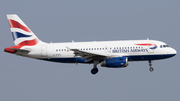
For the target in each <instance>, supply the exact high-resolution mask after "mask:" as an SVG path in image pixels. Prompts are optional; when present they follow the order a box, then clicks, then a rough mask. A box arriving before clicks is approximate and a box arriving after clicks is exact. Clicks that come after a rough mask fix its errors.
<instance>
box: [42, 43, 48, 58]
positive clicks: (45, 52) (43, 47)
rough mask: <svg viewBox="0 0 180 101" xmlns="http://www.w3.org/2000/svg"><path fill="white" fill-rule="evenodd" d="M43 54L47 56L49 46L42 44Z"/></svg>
mask: <svg viewBox="0 0 180 101" xmlns="http://www.w3.org/2000/svg"><path fill="white" fill-rule="evenodd" d="M41 56H42V57H47V46H46V45H43V46H41Z"/></svg>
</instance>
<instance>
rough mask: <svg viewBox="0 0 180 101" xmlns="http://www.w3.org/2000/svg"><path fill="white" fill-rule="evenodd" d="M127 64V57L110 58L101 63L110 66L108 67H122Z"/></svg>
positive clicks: (103, 65) (102, 65)
mask: <svg viewBox="0 0 180 101" xmlns="http://www.w3.org/2000/svg"><path fill="white" fill-rule="evenodd" d="M126 66H128V59H127V57H115V58H109V59H106V60H104V61H103V62H102V63H101V67H108V68H121V67H126Z"/></svg>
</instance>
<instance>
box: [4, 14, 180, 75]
mask: <svg viewBox="0 0 180 101" xmlns="http://www.w3.org/2000/svg"><path fill="white" fill-rule="evenodd" d="M7 19H8V22H9V26H10V30H11V33H12V37H13V40H14V44H15V46H11V47H7V48H5V49H4V51H5V52H8V53H12V54H15V55H20V56H24V57H29V58H34V59H39V60H45V61H51V62H60V63H76V64H78V63H85V64H93V68H92V70H91V73H92V74H96V73H98V68H97V65H98V64H101V66H102V67H107V68H124V67H127V66H128V64H129V62H130V61H148V62H149V66H150V68H149V70H150V71H151V72H152V71H153V70H154V68H153V67H152V61H153V60H160V59H166V58H170V57H173V56H175V55H176V54H177V52H176V50H175V49H173V48H171V47H169V46H168V45H167V44H166V43H164V42H161V41H157V40H149V39H148V38H147V40H122V41H120V40H118V41H92V42H74V41H73V40H72V42H66V43H52V42H51V43H45V42H43V41H41V40H40V39H39V38H38V37H37V36H36V35H35V34H34V33H33V32H32V31H31V30H30V29H29V27H28V26H27V25H26V24H25V23H24V22H23V21H22V20H21V19H20V18H19V17H18V16H17V15H16V14H9V15H7Z"/></svg>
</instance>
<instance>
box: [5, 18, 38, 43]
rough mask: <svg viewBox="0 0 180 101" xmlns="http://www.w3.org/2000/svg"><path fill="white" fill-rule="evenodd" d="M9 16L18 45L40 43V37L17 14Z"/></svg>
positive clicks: (15, 41)
mask: <svg viewBox="0 0 180 101" xmlns="http://www.w3.org/2000/svg"><path fill="white" fill-rule="evenodd" d="M7 18H8V22H9V26H10V29H11V33H12V37H13V39H14V44H15V45H16V46H24V45H28V46H29V45H36V44H37V43H38V41H39V39H38V38H37V37H36V35H35V34H34V33H33V32H32V31H31V30H30V29H29V28H28V26H27V25H26V24H25V23H24V22H23V21H22V20H21V19H20V18H19V17H18V16H17V15H7Z"/></svg>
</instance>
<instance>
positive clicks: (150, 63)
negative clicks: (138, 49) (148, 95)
mask: <svg viewBox="0 0 180 101" xmlns="http://www.w3.org/2000/svg"><path fill="white" fill-rule="evenodd" d="M149 66H150V68H149V71H151V72H152V71H153V70H154V68H153V67H151V66H152V61H151V60H149Z"/></svg>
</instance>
